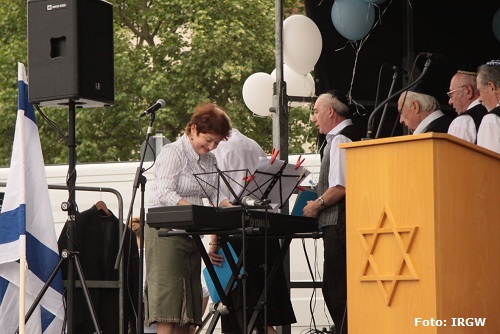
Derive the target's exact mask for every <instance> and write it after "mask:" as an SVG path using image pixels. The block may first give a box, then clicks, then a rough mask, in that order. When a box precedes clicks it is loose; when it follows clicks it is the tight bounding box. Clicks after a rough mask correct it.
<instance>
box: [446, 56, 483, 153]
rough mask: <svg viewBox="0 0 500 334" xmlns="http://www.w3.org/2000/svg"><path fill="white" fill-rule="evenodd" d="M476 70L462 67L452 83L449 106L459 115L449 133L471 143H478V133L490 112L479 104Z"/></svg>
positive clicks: (452, 79) (451, 125)
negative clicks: (484, 118)
mask: <svg viewBox="0 0 500 334" xmlns="http://www.w3.org/2000/svg"><path fill="white" fill-rule="evenodd" d="M476 76H477V73H476V70H475V69H474V68H471V67H468V66H462V67H461V69H460V70H458V71H457V73H455V75H454V76H453V77H452V78H451V81H450V90H449V92H448V93H446V94H448V97H449V100H448V104H449V105H450V106H452V107H453V108H454V109H455V111H456V112H457V114H458V117H456V118H455V119H454V120H453V122H451V124H450V127H449V128H448V133H449V134H450V135H453V136H455V137H458V138H460V139H463V140H466V141H468V142H470V143H474V144H475V143H476V139H477V131H478V129H479V125H480V124H481V120H482V119H483V116H484V115H486V114H487V113H488V112H487V110H486V108H485V107H484V106H483V105H482V104H481V103H480V102H479V91H478V90H477V89H476Z"/></svg>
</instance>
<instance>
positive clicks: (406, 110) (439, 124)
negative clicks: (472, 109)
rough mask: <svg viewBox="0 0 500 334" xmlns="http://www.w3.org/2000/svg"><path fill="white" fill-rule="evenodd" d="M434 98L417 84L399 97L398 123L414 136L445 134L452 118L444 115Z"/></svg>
mask: <svg viewBox="0 0 500 334" xmlns="http://www.w3.org/2000/svg"><path fill="white" fill-rule="evenodd" d="M440 108H441V106H440V105H439V102H438V101H437V100H436V98H435V97H434V96H432V95H430V93H429V92H428V90H427V89H426V87H425V86H424V85H423V84H421V83H418V84H416V85H414V86H412V87H410V88H409V89H408V90H407V91H404V92H402V93H401V95H400V96H399V100H398V109H399V111H400V113H401V115H400V117H399V122H400V123H401V124H404V125H405V126H406V127H408V130H410V131H411V132H412V133H413V134H414V135H416V134H420V133H426V132H442V133H447V132H448V128H449V126H450V123H451V121H452V120H453V118H452V117H450V116H449V115H445V114H444V113H443V112H442V111H441V110H440Z"/></svg>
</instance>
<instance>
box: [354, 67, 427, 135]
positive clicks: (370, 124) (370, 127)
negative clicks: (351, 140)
mask: <svg viewBox="0 0 500 334" xmlns="http://www.w3.org/2000/svg"><path fill="white" fill-rule="evenodd" d="M431 62H432V60H431V58H428V59H427V60H426V62H425V64H424V68H423V70H422V73H421V74H420V76H419V77H418V78H417V79H415V81H413V82H412V83H410V84H408V85H407V86H405V87H403V88H401V89H400V90H398V91H397V92H395V93H394V94H392V95H391V96H389V97H388V98H386V99H385V100H384V101H383V102H382V103H380V104H379V105H378V106H377V108H375V110H373V112H372V113H371V115H370V117H369V118H368V126H367V128H368V131H367V132H366V138H363V140H367V139H373V138H372V135H373V123H374V121H375V115H376V114H377V113H378V112H379V111H380V110H381V109H382V107H384V106H385V105H386V104H387V103H388V102H389V101H390V100H392V99H393V98H394V97H395V96H398V95H399V94H401V93H402V92H404V91H405V90H408V88H410V87H411V86H413V85H415V84H417V83H418V82H420V81H421V80H422V79H423V77H424V75H425V74H426V73H427V71H428V69H429V66H430V65H431Z"/></svg>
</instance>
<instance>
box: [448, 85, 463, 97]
mask: <svg viewBox="0 0 500 334" xmlns="http://www.w3.org/2000/svg"><path fill="white" fill-rule="evenodd" d="M465 86H467V85H462V86H460V87H457V88H455V89H452V90H450V91H449V92H448V93H446V95H448V97H449V98H450V99H451V98H452V96H453V93H455V92H456V91H457V90H459V89H462V88H464V87H465Z"/></svg>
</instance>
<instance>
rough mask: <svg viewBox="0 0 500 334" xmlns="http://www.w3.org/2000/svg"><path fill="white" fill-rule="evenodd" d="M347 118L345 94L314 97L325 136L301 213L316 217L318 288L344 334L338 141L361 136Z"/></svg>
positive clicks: (342, 163) (341, 171)
mask: <svg viewBox="0 0 500 334" xmlns="http://www.w3.org/2000/svg"><path fill="white" fill-rule="evenodd" d="M349 117H350V111H349V105H348V100H347V98H346V95H345V93H343V92H340V91H337V90H331V91H329V92H328V93H324V94H321V95H320V96H319V97H318V99H317V100H316V103H315V104H314V113H313V115H312V116H311V122H313V123H314V124H315V125H316V127H317V128H318V132H319V133H321V134H324V135H326V146H325V149H324V151H323V152H324V153H323V158H322V160H321V167H320V171H319V179H318V185H317V193H318V196H319V197H318V199H316V200H314V201H308V202H307V205H306V206H305V207H304V209H303V212H304V216H307V217H318V227H319V228H321V229H322V231H323V251H324V261H323V286H322V291H323V298H324V300H325V303H326V306H327V307H328V311H329V312H330V315H331V317H332V320H333V322H334V326H335V330H336V333H337V334H347V269H346V206H345V205H346V204H345V193H346V188H345V187H346V180H345V149H341V148H339V144H343V143H350V142H352V141H357V140H360V139H361V138H362V136H363V134H362V133H361V132H360V131H359V130H358V128H356V127H355V126H354V124H353V123H352V121H351V119H350V118H349Z"/></svg>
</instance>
